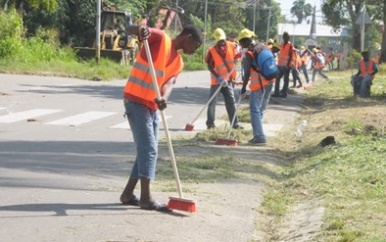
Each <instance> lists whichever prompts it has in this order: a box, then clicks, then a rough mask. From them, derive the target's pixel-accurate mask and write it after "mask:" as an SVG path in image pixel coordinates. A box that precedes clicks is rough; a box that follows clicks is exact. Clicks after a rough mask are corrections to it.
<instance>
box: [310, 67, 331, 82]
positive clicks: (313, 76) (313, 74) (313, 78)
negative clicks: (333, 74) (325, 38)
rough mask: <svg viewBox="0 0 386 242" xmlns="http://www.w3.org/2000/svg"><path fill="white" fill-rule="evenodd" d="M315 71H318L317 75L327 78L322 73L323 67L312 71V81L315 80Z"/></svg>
mask: <svg viewBox="0 0 386 242" xmlns="http://www.w3.org/2000/svg"><path fill="white" fill-rule="evenodd" d="M316 73H319V75H321V76H322V77H323V78H324V79H326V80H327V79H328V77H327V76H326V75H325V74H324V73H323V69H319V70H317V69H315V68H314V70H313V71H312V82H315V76H316Z"/></svg>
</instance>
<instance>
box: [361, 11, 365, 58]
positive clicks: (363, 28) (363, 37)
mask: <svg viewBox="0 0 386 242" xmlns="http://www.w3.org/2000/svg"><path fill="white" fill-rule="evenodd" d="M365 15H366V6H365V5H363V14H362V21H361V52H362V51H363V50H364V48H365Z"/></svg>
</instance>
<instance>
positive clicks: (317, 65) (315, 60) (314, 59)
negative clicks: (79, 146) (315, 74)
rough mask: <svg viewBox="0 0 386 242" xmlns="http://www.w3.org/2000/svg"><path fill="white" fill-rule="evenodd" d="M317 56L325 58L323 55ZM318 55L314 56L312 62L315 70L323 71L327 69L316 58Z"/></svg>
mask: <svg viewBox="0 0 386 242" xmlns="http://www.w3.org/2000/svg"><path fill="white" fill-rule="evenodd" d="M317 54H319V55H321V56H319V57H320V58H324V56H323V55H322V54H321V53H317ZM317 54H315V55H314V56H312V60H313V62H314V69H315V70H322V69H323V68H324V67H325V65H324V64H323V63H322V62H321V61H320V60H319V58H318V57H317V56H316V55H317Z"/></svg>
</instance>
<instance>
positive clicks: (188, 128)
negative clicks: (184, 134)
mask: <svg viewBox="0 0 386 242" xmlns="http://www.w3.org/2000/svg"><path fill="white" fill-rule="evenodd" d="M193 128H194V126H193V124H187V125H185V130H186V131H192V130H193Z"/></svg>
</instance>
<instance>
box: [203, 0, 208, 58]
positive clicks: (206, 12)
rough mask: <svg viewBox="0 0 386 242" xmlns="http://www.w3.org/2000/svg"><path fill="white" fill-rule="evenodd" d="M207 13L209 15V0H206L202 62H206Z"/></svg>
mask: <svg viewBox="0 0 386 242" xmlns="http://www.w3.org/2000/svg"><path fill="white" fill-rule="evenodd" d="M207 15H208V0H205V20H204V41H203V43H202V62H204V59H205V42H206V16H207Z"/></svg>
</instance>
